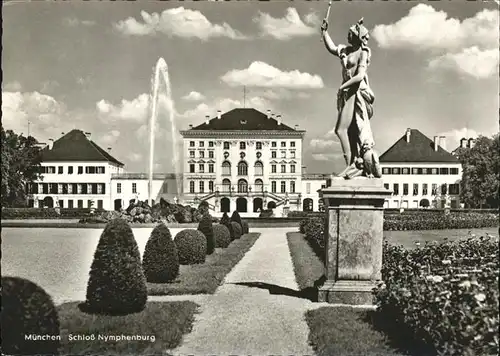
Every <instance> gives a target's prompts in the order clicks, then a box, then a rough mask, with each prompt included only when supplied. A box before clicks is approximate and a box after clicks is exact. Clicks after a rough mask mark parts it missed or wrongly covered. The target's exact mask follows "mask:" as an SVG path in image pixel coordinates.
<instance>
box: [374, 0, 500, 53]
mask: <svg viewBox="0 0 500 356" xmlns="http://www.w3.org/2000/svg"><path fill="white" fill-rule="evenodd" d="M498 16H499V12H498V10H487V9H485V10H482V11H480V12H478V13H477V14H476V15H475V16H474V17H471V18H467V19H465V20H463V21H460V20H458V19H454V18H448V14H447V13H446V12H444V11H436V10H435V9H434V8H433V7H432V6H430V5H427V4H418V5H416V6H414V7H413V8H412V9H411V10H410V11H409V13H408V15H406V16H405V17H403V18H401V19H400V20H399V21H397V22H395V23H393V24H390V25H377V26H375V28H374V29H373V31H372V33H373V37H374V38H375V40H376V41H377V42H378V45H379V46H380V47H382V48H407V49H413V50H415V51H420V50H422V49H431V50H432V49H445V50H452V49H460V48H464V47H470V46H472V45H477V46H479V47H481V48H491V47H492V46H494V47H498V26H499V20H498Z"/></svg>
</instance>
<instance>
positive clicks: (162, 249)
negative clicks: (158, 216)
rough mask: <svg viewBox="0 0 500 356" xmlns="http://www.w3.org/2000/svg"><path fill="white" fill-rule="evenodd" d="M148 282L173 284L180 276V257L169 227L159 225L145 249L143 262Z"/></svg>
mask: <svg viewBox="0 0 500 356" xmlns="http://www.w3.org/2000/svg"><path fill="white" fill-rule="evenodd" d="M142 266H143V267H144V274H145V275H146V280H147V281H148V282H151V283H168V282H172V281H173V280H175V279H176V278H177V276H178V275H179V256H178V255H177V247H176V246H175V243H174V241H173V240H172V235H171V234H170V230H169V229H168V227H167V226H166V225H165V224H163V223H161V224H159V225H157V226H156V227H155V228H154V229H153V232H152V233H151V236H150V237H149V240H148V242H147V243H146V247H145V249H144V257H143V261H142Z"/></svg>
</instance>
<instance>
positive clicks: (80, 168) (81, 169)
mask: <svg viewBox="0 0 500 356" xmlns="http://www.w3.org/2000/svg"><path fill="white" fill-rule="evenodd" d="M78 174H83V166H78Z"/></svg>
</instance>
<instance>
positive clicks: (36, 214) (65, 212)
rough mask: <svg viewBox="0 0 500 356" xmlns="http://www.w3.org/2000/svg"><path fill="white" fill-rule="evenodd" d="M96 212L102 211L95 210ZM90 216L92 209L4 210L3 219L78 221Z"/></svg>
mask: <svg viewBox="0 0 500 356" xmlns="http://www.w3.org/2000/svg"><path fill="white" fill-rule="evenodd" d="M95 211H96V212H99V211H100V210H98V209H95ZM88 216H90V209H88V208H75V209H69V208H67V209H64V208H63V209H60V213H58V212H57V211H56V209H55V208H43V209H42V208H2V219H71V218H74V219H77V218H84V217H88Z"/></svg>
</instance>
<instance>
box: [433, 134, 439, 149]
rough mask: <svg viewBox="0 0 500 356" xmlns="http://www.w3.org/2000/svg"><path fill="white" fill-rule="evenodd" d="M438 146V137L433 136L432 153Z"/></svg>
mask: <svg viewBox="0 0 500 356" xmlns="http://www.w3.org/2000/svg"><path fill="white" fill-rule="evenodd" d="M438 146H439V136H434V151H437V150H438Z"/></svg>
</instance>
